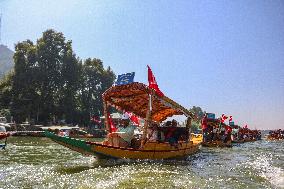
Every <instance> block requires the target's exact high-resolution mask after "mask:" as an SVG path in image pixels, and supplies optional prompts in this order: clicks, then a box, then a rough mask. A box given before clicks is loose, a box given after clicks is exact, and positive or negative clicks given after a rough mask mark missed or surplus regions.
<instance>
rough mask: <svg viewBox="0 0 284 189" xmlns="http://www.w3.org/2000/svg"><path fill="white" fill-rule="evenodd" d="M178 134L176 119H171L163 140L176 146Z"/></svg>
mask: <svg viewBox="0 0 284 189" xmlns="http://www.w3.org/2000/svg"><path fill="white" fill-rule="evenodd" d="M179 136H180V133H179V132H178V130H177V121H176V120H174V119H173V120H172V124H171V127H169V128H168V129H167V132H166V135H165V140H166V142H169V143H170V145H171V146H174V147H177V145H178V139H179Z"/></svg>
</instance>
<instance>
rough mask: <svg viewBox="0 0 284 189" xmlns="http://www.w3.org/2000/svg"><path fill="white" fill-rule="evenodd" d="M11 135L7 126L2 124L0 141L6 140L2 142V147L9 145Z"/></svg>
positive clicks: (0, 147) (0, 144)
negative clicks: (8, 140)
mask: <svg viewBox="0 0 284 189" xmlns="http://www.w3.org/2000/svg"><path fill="white" fill-rule="evenodd" d="M9 136H10V133H8V132H6V129H5V127H3V126H0V142H1V141H2V140H5V141H4V143H0V149H5V148H6V146H7V139H8V137H9Z"/></svg>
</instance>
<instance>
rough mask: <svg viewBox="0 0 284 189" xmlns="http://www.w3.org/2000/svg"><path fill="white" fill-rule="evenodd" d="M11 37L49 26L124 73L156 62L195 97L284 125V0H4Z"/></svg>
mask: <svg viewBox="0 0 284 189" xmlns="http://www.w3.org/2000/svg"><path fill="white" fill-rule="evenodd" d="M0 11H1V12H2V15H3V18H2V43H4V44H6V45H7V46H8V47H10V48H12V49H13V48H14V44H15V43H17V42H18V41H23V40H25V39H31V40H33V41H35V40H36V39H37V38H39V37H40V36H41V33H42V32H43V31H44V30H46V29H49V28H53V29H55V30H57V31H60V32H63V33H64V34H65V36H66V38H67V39H71V40H72V41H73V48H74V50H75V52H76V54H77V55H78V56H79V57H81V58H87V57H96V58H100V59H102V60H103V62H104V64H105V65H109V66H111V67H112V68H113V70H114V72H115V73H116V74H120V73H125V72H132V71H135V72H136V77H135V80H136V81H140V82H144V83H147V69H146V65H147V64H149V65H150V66H151V67H152V70H153V72H154V74H155V76H156V79H157V82H158V84H159V86H160V89H161V90H162V91H163V92H164V93H165V94H166V95H167V96H169V97H171V98H172V99H174V100H175V101H177V102H179V103H180V104H182V105H183V106H185V107H191V106H193V105H196V106H200V107H202V108H203V109H204V110H206V111H207V112H215V113H216V114H217V115H220V114H222V113H226V114H228V115H233V117H234V120H235V122H236V123H238V124H240V125H241V126H243V125H244V124H248V125H249V127H251V128H255V127H256V128H259V129H263V128H284V1H281V0H279V1H277V0H273V1H261V0H238V1H227V0H226V1H211V0H209V1H199V0H196V1H186V0H185V1H181V0H178V1H167V0H162V1H153V0H149V1H134V0H129V1H106V0H102V1H94V0H89V1H88V0H85V1H73V0H66V1H54V0H49V1H43V0H41V1H39V0H29V1H24V0H0Z"/></svg>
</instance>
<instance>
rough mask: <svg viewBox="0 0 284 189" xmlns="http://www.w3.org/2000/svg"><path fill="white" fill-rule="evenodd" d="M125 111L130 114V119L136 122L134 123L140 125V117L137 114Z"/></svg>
mask: <svg viewBox="0 0 284 189" xmlns="http://www.w3.org/2000/svg"><path fill="white" fill-rule="evenodd" d="M125 113H127V114H128V115H129V117H130V120H131V121H132V122H133V123H134V124H136V125H137V126H139V118H138V117H137V116H135V115H134V114H133V113H131V112H125Z"/></svg>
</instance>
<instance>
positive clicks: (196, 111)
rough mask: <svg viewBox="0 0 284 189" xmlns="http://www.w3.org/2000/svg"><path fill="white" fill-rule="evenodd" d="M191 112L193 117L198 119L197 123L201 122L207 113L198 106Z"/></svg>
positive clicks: (191, 109)
mask: <svg viewBox="0 0 284 189" xmlns="http://www.w3.org/2000/svg"><path fill="white" fill-rule="evenodd" d="M189 111H190V112H192V113H193V115H194V116H195V117H196V120H197V122H200V121H201V119H202V117H203V116H204V114H205V113H206V112H205V111H202V109H201V108H200V107H198V106H193V107H192V108H190V109H189Z"/></svg>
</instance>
